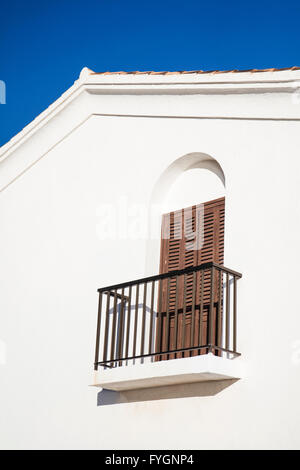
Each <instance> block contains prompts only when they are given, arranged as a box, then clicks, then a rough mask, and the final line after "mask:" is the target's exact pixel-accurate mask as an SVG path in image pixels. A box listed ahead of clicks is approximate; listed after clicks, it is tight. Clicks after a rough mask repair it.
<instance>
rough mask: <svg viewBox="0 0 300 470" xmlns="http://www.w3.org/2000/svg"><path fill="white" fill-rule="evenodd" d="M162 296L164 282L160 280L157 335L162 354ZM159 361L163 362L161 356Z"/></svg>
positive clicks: (158, 350)
mask: <svg viewBox="0 0 300 470" xmlns="http://www.w3.org/2000/svg"><path fill="white" fill-rule="evenodd" d="M162 294H163V281H162V280H160V281H159V282H158V297H159V299H158V312H157V314H158V319H157V328H158V334H157V349H156V351H157V352H161V348H162V344H161V333H162V311H161V309H162ZM159 360H161V356H159Z"/></svg>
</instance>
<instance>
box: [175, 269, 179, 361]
mask: <svg viewBox="0 0 300 470" xmlns="http://www.w3.org/2000/svg"><path fill="white" fill-rule="evenodd" d="M178 277H179V276H176V284H175V319H174V349H177V342H178V295H179V289H178ZM176 358H177V355H176V354H175V359H176Z"/></svg>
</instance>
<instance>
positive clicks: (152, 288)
mask: <svg viewBox="0 0 300 470" xmlns="http://www.w3.org/2000/svg"><path fill="white" fill-rule="evenodd" d="M154 292H155V281H152V287H151V306H150V328H149V346H148V350H149V354H150V353H151V351H152V341H153V308H154Z"/></svg>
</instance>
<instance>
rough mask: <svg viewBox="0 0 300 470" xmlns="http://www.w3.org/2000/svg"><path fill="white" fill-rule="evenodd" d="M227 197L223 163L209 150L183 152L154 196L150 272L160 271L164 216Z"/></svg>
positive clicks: (163, 177)
mask: <svg viewBox="0 0 300 470" xmlns="http://www.w3.org/2000/svg"><path fill="white" fill-rule="evenodd" d="M224 196H225V175H224V172H223V170H222V168H221V166H220V164H219V163H218V162H217V161H216V160H215V159H214V158H213V157H211V156H210V155H208V154H206V153H202V152H193V153H189V154H186V155H183V156H181V157H179V158H177V159H176V160H175V161H174V162H173V163H171V165H169V166H168V167H167V168H166V169H165V170H164V172H163V173H162V174H161V176H160V177H159V178H158V180H157V182H156V183H155V185H154V188H153V191H152V195H151V199H150V206H149V221H150V222H149V226H150V238H149V240H148V243H147V250H146V274H147V275H151V274H154V273H156V272H157V270H158V267H159V259H160V245H161V222H162V215H163V214H165V213H168V212H171V211H177V210H180V209H183V208H186V207H189V206H193V205H198V204H201V203H205V202H206V201H211V200H214V199H218V198H221V197H224Z"/></svg>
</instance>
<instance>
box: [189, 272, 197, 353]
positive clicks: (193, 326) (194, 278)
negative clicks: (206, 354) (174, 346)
mask: <svg viewBox="0 0 300 470" xmlns="http://www.w3.org/2000/svg"><path fill="white" fill-rule="evenodd" d="M196 275H197V273H196V271H194V272H193V290H192V316H191V340H190V346H191V348H192V347H193V346H194V339H195V303H196ZM192 355H193V353H192V351H191V353H190V356H192Z"/></svg>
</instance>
